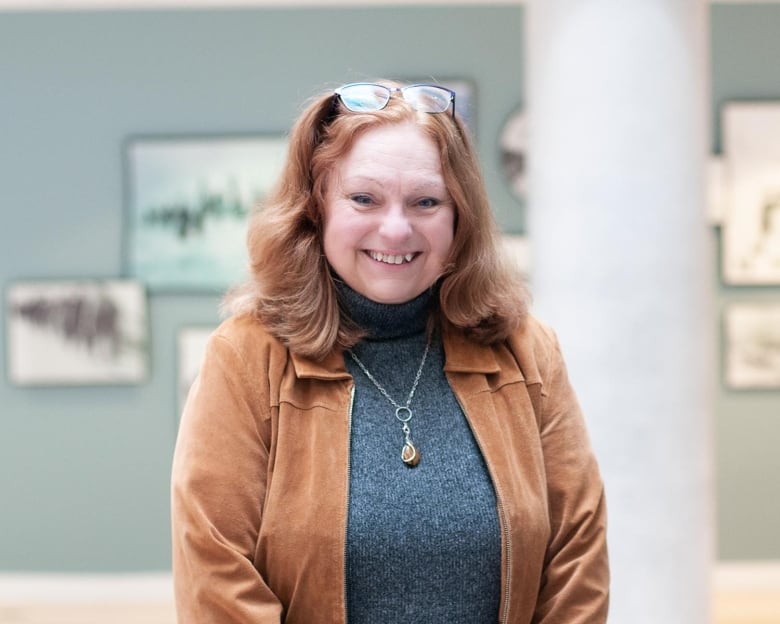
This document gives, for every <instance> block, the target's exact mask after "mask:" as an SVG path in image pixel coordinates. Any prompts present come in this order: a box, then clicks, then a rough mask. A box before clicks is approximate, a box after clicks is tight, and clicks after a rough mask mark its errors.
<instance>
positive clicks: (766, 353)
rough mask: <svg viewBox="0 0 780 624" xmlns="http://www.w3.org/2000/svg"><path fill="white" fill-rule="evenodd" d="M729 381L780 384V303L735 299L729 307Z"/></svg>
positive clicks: (768, 385)
mask: <svg viewBox="0 0 780 624" xmlns="http://www.w3.org/2000/svg"><path fill="white" fill-rule="evenodd" d="M725 333H726V382H727V384H728V385H729V386H730V387H732V388H780V303H776V304H771V303H733V304H731V305H730V306H729V307H728V308H727V310H726V316H725Z"/></svg>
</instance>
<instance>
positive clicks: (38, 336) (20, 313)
mask: <svg viewBox="0 0 780 624" xmlns="http://www.w3.org/2000/svg"><path fill="white" fill-rule="evenodd" d="M147 328H148V324H147V310H146V293H145V291H144V289H143V287H142V285H141V284H139V283H138V282H135V281H128V280H105V281H102V280H78V281H76V280H74V281H36V282H16V283H14V284H12V285H11V286H10V287H9V288H8V292H7V329H8V371H9V378H10V380H11V382H12V383H15V384H19V385H63V384H67V385H70V384H133V383H139V382H140V381H142V380H143V379H144V378H145V377H146V372H147V359H148V357H147V353H148V332H147Z"/></svg>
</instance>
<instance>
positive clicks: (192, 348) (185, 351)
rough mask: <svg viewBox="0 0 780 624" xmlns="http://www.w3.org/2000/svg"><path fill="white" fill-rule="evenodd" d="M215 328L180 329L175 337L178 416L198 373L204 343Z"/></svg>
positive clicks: (204, 346) (203, 352)
mask: <svg viewBox="0 0 780 624" xmlns="http://www.w3.org/2000/svg"><path fill="white" fill-rule="evenodd" d="M214 329H216V327H215V326H214V327H182V328H181V329H180V330H179V332H178V334H177V337H176V342H177V349H178V371H177V375H176V393H177V407H178V412H179V415H181V412H182V410H183V409H184V404H185V403H186V402H187V395H188V394H189V392H190V387H191V386H192V383H193V382H194V381H195V378H196V377H197V376H198V373H199V372H200V365H201V363H202V362H203V355H204V354H205V352H206V343H207V342H208V340H209V337H210V336H211V334H212V332H213V331H214Z"/></svg>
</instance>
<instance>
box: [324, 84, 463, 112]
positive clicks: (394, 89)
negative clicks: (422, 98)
mask: <svg viewBox="0 0 780 624" xmlns="http://www.w3.org/2000/svg"><path fill="white" fill-rule="evenodd" d="M350 87H379V88H380V89H384V90H386V91H387V99H386V100H385V101H384V103H383V104H382V105H381V106H378V107H377V108H374V109H364V110H355V109H352V108H350V107H349V104H347V102H346V101H345V100H344V98H343V97H342V95H341V93H342V91H343V90H344V89H349V88H350ZM419 87H429V88H432V89H436V90H438V91H443V92H444V93H446V94H447V95H448V96H449V104H448V105H447V108H445V109H444V110H442V111H426V110H420V109H418V108H417V107H416V106H415V103H414V100H412V99H409V98H407V97H406V92H407V91H408V90H409V89H416V88H419ZM393 93H400V94H401V97H403V98H404V100H405V101H406V102H407V103H408V104H409V106H411V107H412V108H414V110H417V111H419V112H423V113H428V114H430V115H440V114H441V113H446V112H447V110H451V111H452V113H451V114H452V118H453V119H455V91H453V90H452V89H448V88H447V87H443V86H441V85H438V84H433V83H428V82H420V83H415V84H410V85H406V86H405V87H390V86H388V85H383V84H378V83H376V82H350V83H349V84H345V85H343V86H341V87H339V88H338V89H336V90H335V91H334V92H333V95H334V97H337V98H338V99H339V100H340V101H341V103H342V104H343V105H344V108H346V109H347V110H348V111H350V112H352V113H365V112H374V111H380V110H382V109H384V108H385V107H387V105H388V104H389V103H390V98H391V97H392V96H393Z"/></svg>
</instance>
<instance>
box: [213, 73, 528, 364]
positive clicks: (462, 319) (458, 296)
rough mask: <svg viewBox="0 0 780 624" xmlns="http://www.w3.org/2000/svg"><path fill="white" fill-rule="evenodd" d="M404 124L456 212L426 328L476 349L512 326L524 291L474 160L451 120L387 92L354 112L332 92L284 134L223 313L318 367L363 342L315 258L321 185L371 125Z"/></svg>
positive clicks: (523, 309)
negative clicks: (430, 155) (379, 101)
mask: <svg viewBox="0 0 780 624" xmlns="http://www.w3.org/2000/svg"><path fill="white" fill-rule="evenodd" d="M383 84H387V85H389V86H395V83H390V82H383ZM409 122H412V123H414V124H416V126H417V127H418V128H419V129H420V130H421V131H422V132H423V133H425V134H426V135H427V136H428V137H430V138H431V139H432V140H433V141H434V143H435V144H436V145H437V147H438V149H439V154H440V157H441V167H442V175H443V178H444V182H445V185H446V187H447V190H448V191H449V193H450V196H451V198H452V202H453V205H454V208H455V232H454V238H453V243H452V248H451V249H450V255H449V259H448V262H447V264H446V266H445V267H444V271H443V274H442V276H441V278H440V279H439V288H438V289H437V292H438V306H436V307H435V310H436V314H437V316H438V318H435V319H433V322H435V323H439V324H444V323H449V324H451V325H453V326H455V327H458V328H461V329H463V330H465V331H466V333H467V334H468V335H469V336H470V337H472V338H473V339H475V340H476V341H478V342H480V343H483V344H490V343H494V342H498V341H501V340H503V339H505V338H506V337H507V336H508V335H509V334H510V332H512V331H513V330H514V329H515V328H517V327H518V326H520V324H521V323H522V322H523V320H524V318H525V316H526V314H527V304H528V292H527V289H526V286H525V282H524V280H523V278H522V276H521V275H520V273H519V271H518V270H517V269H516V268H515V267H514V266H513V265H512V264H511V263H509V262H507V261H506V259H505V258H504V254H503V253H502V250H501V243H500V240H499V236H498V228H497V225H496V222H495V219H494V217H493V213H492V211H491V209H490V204H489V202H488V198H487V193H486V191H485V185H484V182H483V180H482V174H481V171H480V167H479V161H478V159H477V155H476V152H475V150H474V147H473V145H472V142H471V139H470V136H469V132H468V129H467V128H466V126H465V124H464V123H463V121H462V120H461V119H460V117H459V116H457V115H455V116H452V115H450V114H449V113H438V114H430V113H420V112H417V111H415V110H414V109H413V108H412V107H411V106H410V105H409V104H408V103H407V102H406V101H405V100H404V99H403V98H402V97H400V96H399V97H396V96H395V95H394V96H393V97H391V98H390V101H389V103H388V104H387V106H386V107H385V108H384V109H382V110H379V111H372V112H361V113H354V112H349V111H347V110H346V109H345V108H344V107H343V105H342V104H341V102H340V100H339V98H338V96H335V95H333V93H332V92H330V93H328V94H326V95H322V96H319V97H317V98H315V99H314V100H313V101H312V102H311V103H310V104H309V105H308V106H307V107H306V108H305V110H304V111H303V113H302V114H301V116H300V117H299V119H298V120H297V122H296V123H295V124H294V126H293V128H292V130H291V132H290V140H289V151H288V154H287V160H286V162H285V164H284V167H283V169H282V174H281V177H280V179H279V180H278V182H277V184H276V185H275V187H274V188H273V190H272V191H271V193H270V194H269V195H268V197H267V198H266V199H265V201H264V202H263V204H262V206H260V207H259V208H258V209H257V210H256V211H255V212H254V213H253V214H252V216H251V217H250V220H249V226H248V232H247V246H248V249H249V264H250V267H249V268H250V277H249V279H248V280H247V281H246V282H245V283H243V284H241V285H239V286H237V287H236V288H234V289H232V290H231V291H229V292H228V293H227V295H226V297H225V300H224V301H223V306H222V309H223V311H224V312H226V313H228V314H252V315H254V316H256V317H257V318H258V319H259V320H261V321H262V323H263V324H264V325H265V326H266V327H267V328H268V330H269V331H270V332H271V333H272V334H273V335H275V336H276V337H277V338H279V340H281V341H282V342H283V343H284V344H285V345H287V346H288V348H289V349H290V350H291V351H293V352H295V353H298V354H301V355H303V356H307V357H311V358H313V359H318V360H319V359H322V358H324V357H325V356H326V355H327V354H328V353H330V352H331V351H332V350H333V349H334V348H349V347H351V346H353V345H354V344H356V343H357V342H358V341H359V340H360V339H361V338H362V337H363V331H362V330H361V328H360V327H357V326H356V325H355V324H354V323H353V322H352V321H351V320H350V319H349V318H348V317H347V316H346V314H344V312H343V311H342V310H341V309H340V306H339V302H338V298H337V295H336V287H335V285H334V281H333V280H334V278H333V274H332V273H331V270H330V267H329V265H328V261H327V259H326V257H325V253H324V251H323V245H322V230H323V222H322V215H323V210H322V207H323V206H324V201H325V194H326V187H327V184H328V181H329V175H330V173H331V172H332V171H333V170H334V168H335V166H336V165H337V163H338V161H339V160H340V159H341V158H342V157H343V156H344V155H345V154H347V153H348V152H349V150H350V148H351V147H352V145H353V144H354V142H355V140H356V139H357V138H358V137H359V136H361V135H362V134H363V133H365V132H366V131H367V130H369V129H371V128H375V127H377V126H380V125H388V124H401V123H409Z"/></svg>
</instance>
